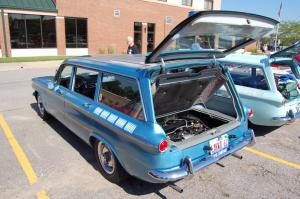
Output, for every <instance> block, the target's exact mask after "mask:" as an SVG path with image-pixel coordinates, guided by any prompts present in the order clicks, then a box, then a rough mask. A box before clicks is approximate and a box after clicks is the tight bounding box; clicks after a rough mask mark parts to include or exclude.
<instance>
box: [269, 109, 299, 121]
mask: <svg viewBox="0 0 300 199" xmlns="http://www.w3.org/2000/svg"><path fill="white" fill-rule="evenodd" d="M299 117H300V112H297V113H294V112H293V111H292V110H289V112H288V113H287V114H286V116H284V117H273V118H272V120H273V121H282V122H294V121H295V120H296V118H299Z"/></svg>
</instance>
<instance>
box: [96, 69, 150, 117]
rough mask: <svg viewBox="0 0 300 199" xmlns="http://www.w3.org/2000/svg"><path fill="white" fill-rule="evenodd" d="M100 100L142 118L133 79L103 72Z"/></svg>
mask: <svg viewBox="0 0 300 199" xmlns="http://www.w3.org/2000/svg"><path fill="white" fill-rule="evenodd" d="M100 102H101V103H102V104H105V105H107V106H109V107H111V108H113V109H115V110H118V111H120V112H122V113H125V114H127V115H129V116H132V117H134V118H137V119H139V120H144V113H143V106H142V103H141V98H140V92H139V87H138V84H137V81H136V80H135V79H132V78H128V77H124V76H120V75H115V74H110V73H103V77H102V83H101V89H100Z"/></svg>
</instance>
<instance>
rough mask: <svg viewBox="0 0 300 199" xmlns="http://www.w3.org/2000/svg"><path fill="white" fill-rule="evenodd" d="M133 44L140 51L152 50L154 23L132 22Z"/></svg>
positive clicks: (153, 44)
mask: <svg viewBox="0 0 300 199" xmlns="http://www.w3.org/2000/svg"><path fill="white" fill-rule="evenodd" d="M134 44H135V45H136V46H137V48H138V50H139V52H140V53H147V52H152V51H153V49H154V48H155V23H143V22H134Z"/></svg>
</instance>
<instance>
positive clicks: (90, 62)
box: [64, 54, 157, 77]
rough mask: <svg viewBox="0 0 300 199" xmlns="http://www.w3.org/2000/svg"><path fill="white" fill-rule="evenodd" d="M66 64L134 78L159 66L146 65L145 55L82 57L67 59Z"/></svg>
mask: <svg viewBox="0 0 300 199" xmlns="http://www.w3.org/2000/svg"><path fill="white" fill-rule="evenodd" d="M64 64H72V65H78V66H84V67H87V68H90V69H94V70H101V71H104V72H111V73H117V74H120V75H126V76H132V77H138V76H139V75H140V74H141V73H143V72H144V71H146V70H148V69H150V68H153V67H154V66H157V64H145V55H142V54H136V55H95V56H81V57H74V58H69V59H66V60H65V61H64Z"/></svg>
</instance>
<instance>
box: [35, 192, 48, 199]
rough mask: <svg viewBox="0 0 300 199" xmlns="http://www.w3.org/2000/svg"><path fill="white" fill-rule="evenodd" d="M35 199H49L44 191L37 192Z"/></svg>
mask: <svg viewBox="0 0 300 199" xmlns="http://www.w3.org/2000/svg"><path fill="white" fill-rule="evenodd" d="M36 197H37V199H49V197H48V196H47V193H46V191H44V190H43V191H40V192H37V194H36Z"/></svg>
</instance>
